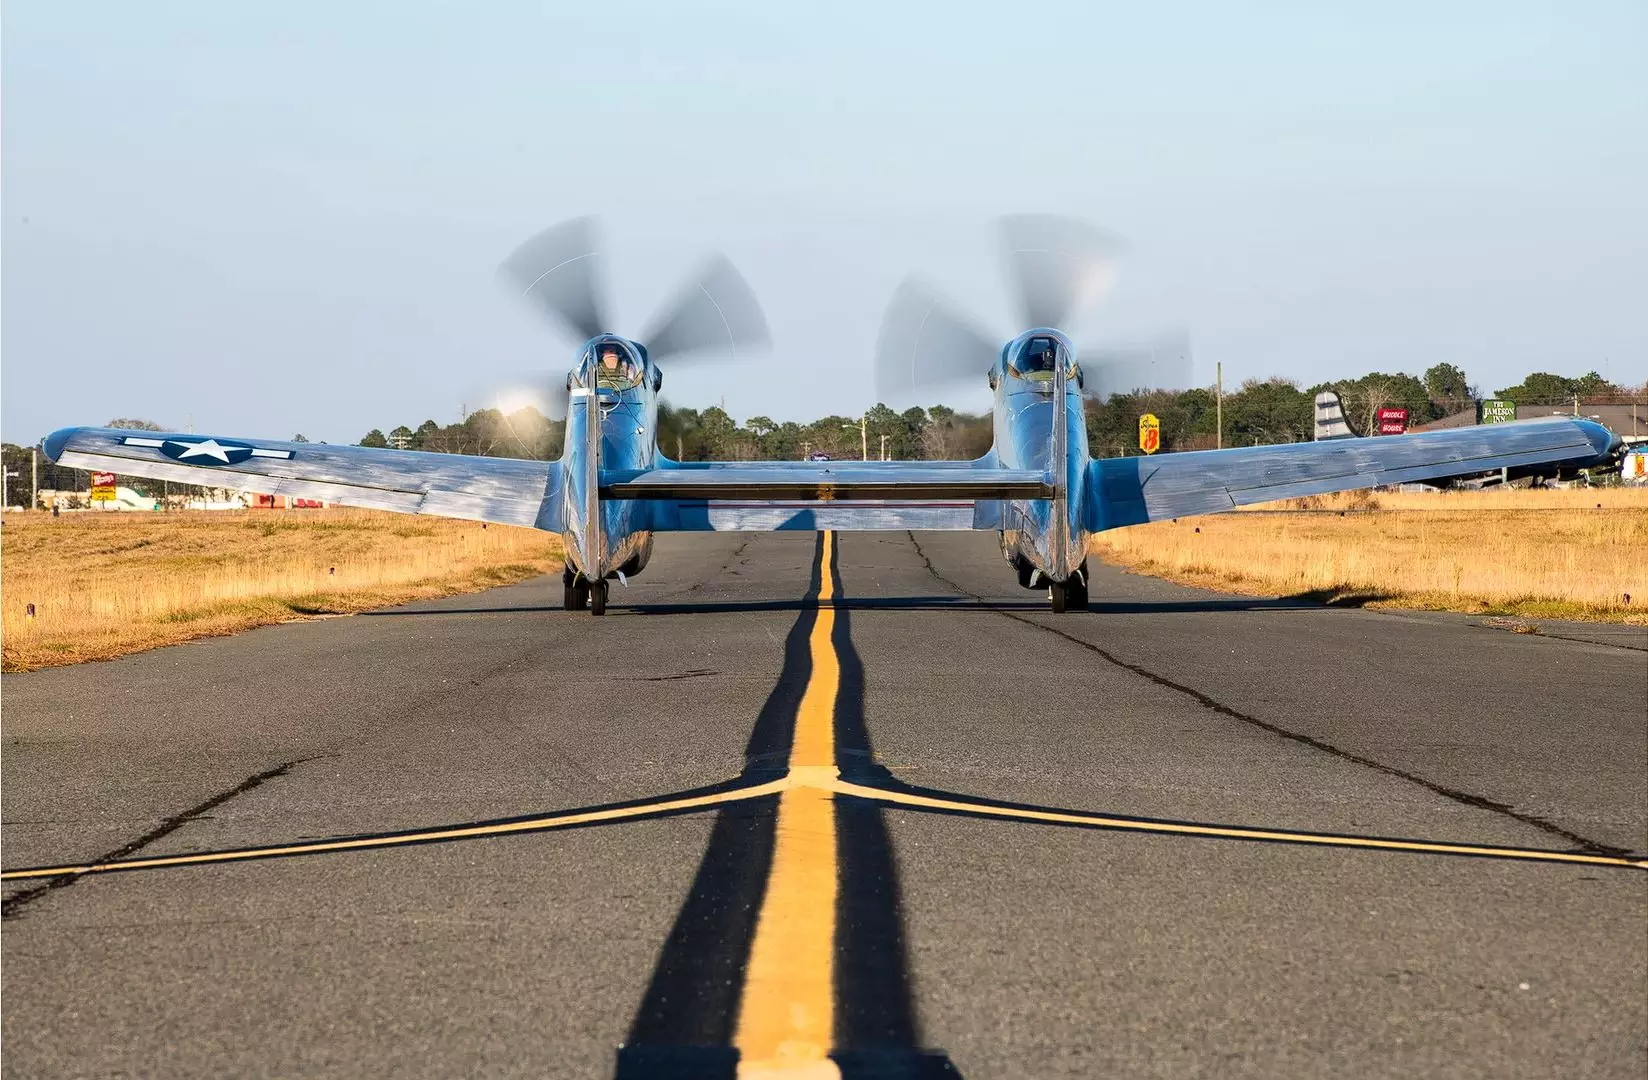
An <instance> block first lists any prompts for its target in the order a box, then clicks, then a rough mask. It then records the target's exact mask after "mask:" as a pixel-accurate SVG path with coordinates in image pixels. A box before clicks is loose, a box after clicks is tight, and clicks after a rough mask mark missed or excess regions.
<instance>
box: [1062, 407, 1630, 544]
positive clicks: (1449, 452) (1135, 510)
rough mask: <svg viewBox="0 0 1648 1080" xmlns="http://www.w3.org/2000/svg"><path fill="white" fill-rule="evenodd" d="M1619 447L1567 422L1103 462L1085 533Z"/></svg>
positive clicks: (1091, 481) (1597, 429)
mask: <svg viewBox="0 0 1648 1080" xmlns="http://www.w3.org/2000/svg"><path fill="white" fill-rule="evenodd" d="M1616 442H1617V436H1615V435H1614V434H1613V433H1612V432H1610V431H1609V430H1608V429H1607V428H1605V427H1603V426H1602V425H1601V424H1598V423H1595V422H1593V421H1590V420H1581V419H1576V418H1569V417H1551V418H1549V419H1541V420H1525V421H1518V422H1515V423H1509V424H1484V425H1480V426H1477V427H1468V428H1455V429H1452V430H1448V431H1427V432H1421V433H1418V434H1413V435H1397V436H1384V437H1375V438H1362V439H1336V440H1333V441H1331V442H1313V443H1292V444H1289V445H1286V446H1252V447H1240V448H1235V449H1230V450H1197V451H1192V452H1190V453H1183V454H1162V455H1159V456H1155V457H1127V458H1104V459H1100V460H1096V461H1093V462H1091V463H1090V464H1089V465H1088V474H1087V479H1088V493H1089V499H1088V502H1087V505H1086V507H1085V515H1086V524H1087V527H1088V528H1089V529H1093V530H1099V529H1113V528H1116V527H1118V526H1121V525H1137V524H1140V523H1142V522H1146V521H1160V520H1163V519H1164V518H1175V517H1188V516H1190V515H1194V514H1212V513H1216V512H1218V511H1220V510H1229V509H1231V508H1232V507H1236V506H1245V505H1248V504H1251V503H1259V502H1268V501H1269V500H1271V499H1287V498H1295V497H1298V496H1303V495H1325V494H1328V493H1330V492H1335V491H1348V490H1351V489H1354V488H1366V487H1378V486H1381V485H1385V484H1401V483H1410V482H1413V481H1419V480H1434V479H1437V478H1440V477H1445V476H1461V475H1465V474H1470V473H1477V472H1488V471H1490V470H1494V469H1501V468H1516V467H1519V466H1523V465H1542V464H1549V463H1552V462H1570V461H1572V462H1579V463H1583V462H1585V461H1588V460H1592V459H1595V460H1600V459H1602V458H1603V457H1604V456H1605V455H1607V454H1608V453H1609V452H1610V451H1611V449H1612V447H1613V446H1614V445H1615V443H1616Z"/></svg>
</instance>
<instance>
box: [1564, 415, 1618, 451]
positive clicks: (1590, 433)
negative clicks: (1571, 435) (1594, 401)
mask: <svg viewBox="0 0 1648 1080" xmlns="http://www.w3.org/2000/svg"><path fill="white" fill-rule="evenodd" d="M1574 423H1576V424H1578V425H1579V429H1580V430H1581V431H1583V432H1584V433H1585V437H1586V439H1588V440H1590V443H1591V447H1592V449H1594V450H1595V451H1596V452H1597V456H1598V457H1606V456H1607V455H1609V454H1612V453H1613V452H1614V451H1616V450H1618V449H1619V448H1620V447H1621V446H1623V445H1624V443H1625V440H1624V439H1622V438H1621V437H1620V436H1619V435H1617V434H1616V433H1614V432H1613V431H1612V430H1610V429H1609V428H1607V427H1606V426H1604V425H1602V424H1599V423H1598V422H1597V421H1595V420H1585V419H1576V420H1575V421H1574Z"/></svg>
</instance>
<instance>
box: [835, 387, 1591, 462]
mask: <svg viewBox="0 0 1648 1080" xmlns="http://www.w3.org/2000/svg"><path fill="white" fill-rule="evenodd" d="M1575 400H1576V401H1577V400H1578V399H1577V398H1576V399H1575ZM1574 412H1575V415H1578V412H1579V410H1578V409H1575V410H1574ZM858 449H859V455H860V457H859V460H861V461H869V460H870V414H869V413H865V414H864V415H863V416H861V417H859V418H858Z"/></svg>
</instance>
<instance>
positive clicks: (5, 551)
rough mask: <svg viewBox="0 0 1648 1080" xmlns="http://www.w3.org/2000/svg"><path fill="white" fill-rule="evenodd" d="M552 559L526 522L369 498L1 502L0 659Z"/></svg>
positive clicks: (108, 648) (442, 588)
mask: <svg viewBox="0 0 1648 1080" xmlns="http://www.w3.org/2000/svg"><path fill="white" fill-rule="evenodd" d="M561 565H562V554H561V545H560V540H559V538H558V537H555V536H551V535H549V534H547V533H543V532H539V531H537V530H535V529H517V528H510V527H507V526H501V525H489V526H486V527H484V528H483V527H482V526H481V525H480V524H479V523H478V522H469V521H450V520H443V519H437V518H421V517H407V516H405V515H399V514H381V513H375V512H372V511H365V510H293V511H266V510H265V511H243V512H224V513H204V512H202V513H175V514H135V513H101V514H97V513H82V514H73V515H64V516H63V517H60V518H52V517H49V516H47V515H45V514H7V515H6V516H5V525H4V528H3V530H0V573H3V574H4V581H3V601H0V608H3V612H4V623H3V628H4V646H3V654H4V655H3V666H4V669H5V670H6V671H29V670H32V669H34V668H41V667H51V666H54V665H58V664H73V663H79V662H81V661H85V660H108V659H112V658H114V657H117V656H124V655H126V654H128V653H133V652H139V651H142V650H144V649H152V648H156V647H158V646H161V645H174V644H177V643H178V642H182V641H189V640H192V639H195V638H201V637H211V636H216V635H221V634H232V633H236V632H237V631H241V630H247V629H250V628H252V627H254V626H266V625H269V624H271V623H279V622H290V621H292V620H295V619H305V618H315V617H320V616H326V615H342V614H350V613H353V612H356V611H365V610H368V609H371V608H376V607H384V606H387V605H391V604H399V603H405V602H407V601H410V600H425V599H430V598H433V597H438V596H450V595H452V594H454V593H462V592H473V591H477V590H480V589H486V588H491V587H493V586H495V585H508V584H511V583H513V582H517V581H522V580H524V579H526V578H529V577H534V576H537V575H539V574H545V573H550V572H552V571H556V570H559V569H560V567H561ZM30 605H33V609H34V611H33V614H32V615H31V614H30V613H29V606H30Z"/></svg>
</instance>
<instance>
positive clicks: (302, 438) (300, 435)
mask: <svg viewBox="0 0 1648 1080" xmlns="http://www.w3.org/2000/svg"><path fill="white" fill-rule="evenodd" d="M292 441H293V442H308V441H309V436H307V435H305V434H304V433H303V432H301V431H300V432H298V433H297V434H296V435H293V436H292Z"/></svg>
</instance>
